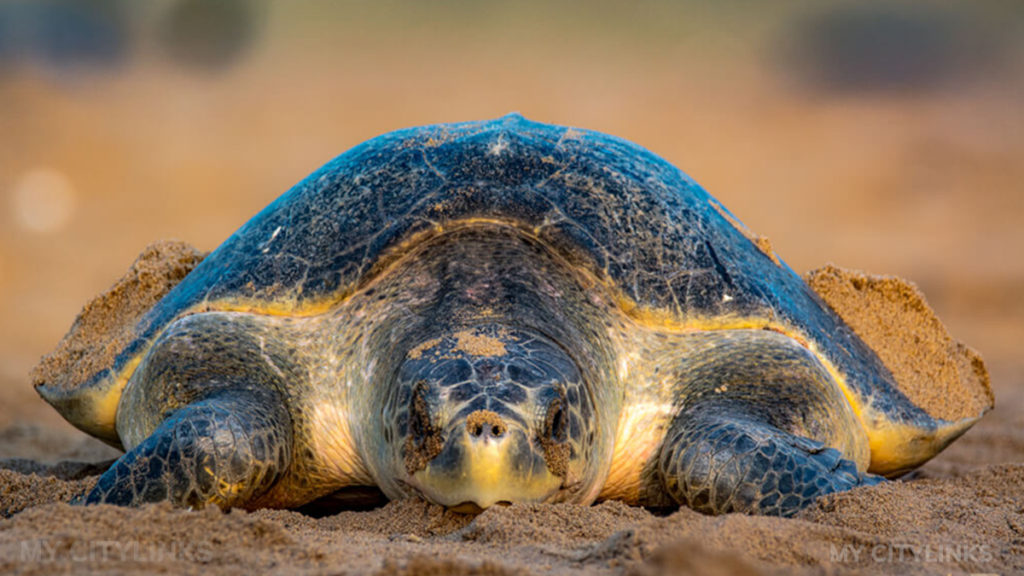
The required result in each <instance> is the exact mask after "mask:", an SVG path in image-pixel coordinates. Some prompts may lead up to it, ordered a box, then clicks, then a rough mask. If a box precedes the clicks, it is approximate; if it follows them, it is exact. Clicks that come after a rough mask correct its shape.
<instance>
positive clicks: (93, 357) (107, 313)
mask: <svg viewBox="0 0 1024 576" xmlns="http://www.w3.org/2000/svg"><path fill="white" fill-rule="evenodd" d="M205 256H206V255H205V254H204V253H202V252H200V251H199V250H196V249H195V248H194V247H193V246H192V245H190V244H188V243H186V242H179V241H173V240H163V241H159V242H154V243H153V244H150V245H149V246H147V247H146V248H145V250H143V251H142V253H141V254H139V256H138V258H136V259H135V262H133V263H132V265H131V267H130V268H129V269H128V271H127V272H126V273H125V275H124V276H123V277H121V279H120V280H118V281H117V282H115V283H114V285H113V286H111V287H110V288H109V289H108V290H107V291H106V292H104V293H102V294H100V295H99V296H97V297H95V298H93V299H92V300H90V301H89V302H88V303H86V305H85V306H84V307H83V308H82V311H81V312H80V313H79V314H78V317H77V318H75V321H74V323H73V324H72V325H71V328H70V329H69V330H68V333H67V334H66V335H65V336H64V338H63V339H62V340H61V341H60V343H59V344H57V347H56V348H55V349H54V351H53V352H51V353H49V354H47V355H46V356H44V357H43V358H42V359H41V360H40V361H39V364H38V365H37V366H36V367H35V368H34V369H33V370H32V373H31V375H30V377H31V379H32V384H33V385H35V386H41V385H44V384H45V385H46V386H47V387H50V388H56V389H61V390H71V389H73V388H75V387H77V386H79V385H81V384H82V383H83V382H85V381H86V380H88V379H89V378H90V377H92V376H93V375H94V374H96V373H97V372H99V371H100V370H104V369H106V368H108V367H110V366H111V365H112V364H113V363H114V357H115V356H116V355H117V353H118V352H120V351H121V350H124V349H125V347H126V346H127V345H128V344H129V343H130V342H131V341H132V340H133V339H134V338H135V337H136V334H135V326H136V324H137V323H138V321H139V319H140V318H142V316H143V315H144V314H145V313H146V312H148V311H149V309H150V308H152V307H153V305H154V304H156V303H157V302H158V301H159V300H160V299H161V298H163V297H164V295H165V294H167V293H168V292H170V291H171V288H174V287H175V286H177V285H178V283H179V282H181V281H182V279H184V278H185V276H186V275H187V274H188V273H189V272H191V271H192V269H193V268H195V267H196V266H197V265H198V264H199V263H200V262H201V261H202V260H203V258H204V257H205Z"/></svg>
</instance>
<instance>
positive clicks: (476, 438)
mask: <svg viewBox="0 0 1024 576" xmlns="http://www.w3.org/2000/svg"><path fill="white" fill-rule="evenodd" d="M471 416H475V417H473V418H469V419H467V421H466V423H465V424H460V425H458V426H456V427H455V428H453V429H452V430H451V432H450V433H449V434H448V435H447V436H448V438H447V439H446V441H445V442H444V445H443V446H442V447H441V448H440V449H439V450H438V453H437V454H436V455H435V456H434V457H433V458H432V459H430V460H429V461H428V462H426V463H425V465H424V466H423V468H421V469H419V470H417V471H416V472H414V473H413V474H412V475H411V477H410V478H409V482H408V483H409V484H410V485H412V486H414V487H415V488H416V489H417V491H418V492H419V493H420V494H421V495H423V496H424V497H426V498H427V499H428V500H430V501H432V502H434V503H436V504H441V505H442V506H445V507H447V508H450V509H453V510H457V511H467V512H479V511H480V510H483V509H485V508H489V507H491V506H494V505H502V504H505V505H507V504H509V503H512V502H543V501H547V500H549V499H551V498H552V497H554V496H555V495H556V494H558V493H559V491H560V490H561V489H562V487H563V480H564V478H563V477H561V476H558V475H556V474H554V473H552V471H551V470H550V468H549V466H548V464H547V462H546V460H545V455H544V453H543V451H542V450H540V449H539V447H537V446H534V445H533V443H532V442H531V441H530V438H529V436H528V435H527V434H526V431H525V430H524V429H522V428H520V427H519V426H517V425H514V424H511V423H508V422H503V423H502V424H503V426H498V425H497V424H496V423H495V422H496V420H495V419H496V418H497V416H496V415H495V414H493V413H484V414H481V415H476V414H474V415H471ZM477 420H479V422H477Z"/></svg>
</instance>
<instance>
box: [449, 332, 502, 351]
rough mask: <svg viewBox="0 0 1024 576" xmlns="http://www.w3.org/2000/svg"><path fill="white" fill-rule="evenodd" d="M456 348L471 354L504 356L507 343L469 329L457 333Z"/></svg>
mask: <svg viewBox="0 0 1024 576" xmlns="http://www.w3.org/2000/svg"><path fill="white" fill-rule="evenodd" d="M454 350H455V351H457V352H465V353H466V354H469V355H470V356H504V355H505V352H506V350H505V343H504V342H502V341H501V340H499V339H497V338H495V337H493V336H488V335H486V334H479V333H476V332H471V331H469V330H462V331H459V332H456V333H455V348H454Z"/></svg>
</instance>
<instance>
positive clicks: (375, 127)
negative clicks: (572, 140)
mask: <svg viewBox="0 0 1024 576" xmlns="http://www.w3.org/2000/svg"><path fill="white" fill-rule="evenodd" d="M510 111H519V112H522V113H523V114H524V115H526V116H527V117H529V118H531V119H534V120H540V121H545V122H552V123H558V124H568V125H574V126H579V127H584V128H591V129H596V130H600V131H603V132H608V133H611V134H615V135H617V136H621V137H623V138H627V139H629V140H632V141H635V142H637V143H639V144H641V145H643V146H645V147H647V148H649V149H650V150H652V151H654V152H655V153H657V154H659V155H661V156H663V157H664V158H666V159H667V160H669V161H670V162H672V163H674V164H676V165H677V166H679V167H680V168H682V169H683V170H684V171H685V172H687V173H688V174H690V175H691V176H693V177H694V178H695V179H696V180H697V181H698V182H700V183H701V184H702V185H703V186H704V187H705V188H706V189H707V190H708V191H710V192H711V193H712V194H713V195H715V196H716V197H717V198H719V199H720V200H721V201H722V202H723V203H724V204H725V205H726V206H728V207H729V208H730V209H731V210H732V212H733V213H735V214H736V215H737V216H738V217H739V218H741V219H742V220H744V221H745V223H746V224H747V225H749V226H750V227H751V228H752V229H754V230H755V231H757V232H759V233H761V234H764V235H767V236H769V237H770V238H771V240H772V242H773V244H774V247H775V249H776V251H777V252H778V253H779V254H780V255H781V256H782V257H783V258H784V259H785V260H786V261H787V262H788V263H789V264H790V265H791V266H792V267H793V268H794V269H795V270H797V271H798V272H800V273H803V272H806V271H807V270H809V269H812V268H815V267H818V266H821V265H823V264H825V263H827V262H834V263H836V264H839V265H841V266H845V267H849V268H858V269H863V270H866V271H869V272H873V273H888V274H898V275H901V276H904V277H907V278H909V279H912V280H913V281H915V282H916V283H917V284H918V285H919V286H920V287H921V288H922V289H923V290H924V292H925V294H926V295H927V297H928V299H929V302H930V303H931V304H932V305H933V307H934V308H935V309H936V310H937V311H938V313H939V315H940V317H941V318H942V319H943V320H944V321H946V323H947V325H948V326H949V327H950V329H951V331H952V333H953V334H954V335H955V336H957V337H958V338H960V339H962V340H964V341H965V342H967V343H969V344H970V345H972V346H973V347H975V348H977V349H979V350H980V351H981V352H982V354H983V355H984V356H985V358H986V360H988V362H989V366H990V369H991V370H992V372H993V379H994V384H995V386H996V390H997V396H998V397H999V398H1000V400H1002V399H1003V398H1004V397H1010V398H1013V397H1014V396H1013V395H1014V394H1017V396H1016V397H1019V395H1020V393H1019V390H1020V389H1024V359H1022V358H1021V357H1022V356H1024V354H1022V351H1024V350H1022V348H1024V346H1022V342H1024V298H1022V297H1024V257H1022V254H1021V251H1022V249H1024V226H1021V222H1020V221H1021V218H1022V217H1024V3H1021V2H1019V1H1016V0H1007V1H966V0H965V1H960V2H943V3H936V2H924V1H921V2H900V1H891V2H863V1H862V2H824V1H820V0H813V1H812V0H806V1H780V2H772V3H767V2H753V1H749V0H728V1H711V0H701V1H698V0H691V1H686V2H669V1H654V0H639V1H635V2H629V3H623V2H567V1H561V2H539V1H538V2H517V3H514V4H513V3H509V4H507V5H506V4H498V3H491V2H472V1H469V0H446V1H435V2H415V1H412V0H410V1H407V2H399V1H381V2H313V1H307V0H292V1H288V2H283V1H282V2H275V3H271V2H260V1H240V0H151V1H147V2H135V1H131V0H25V1H17V0H0V441H3V440H11V441H13V440H26V439H27V440H30V441H28V442H24V441H19V442H15V443H14V444H17V445H18V446H22V447H24V446H29V447H30V448H31V447H32V446H34V445H36V444H38V445H43V444H46V445H48V446H50V447H51V448H52V447H53V446H57V447H58V448H59V449H60V450H62V452H61V454H62V455H64V456H68V457H74V456H75V454H76V450H80V448H81V446H82V444H81V442H82V440H81V439H82V438H83V437H84V436H83V435H78V434H74V435H72V434H71V429H70V427H69V426H66V425H64V424H63V422H62V421H61V420H60V418H59V416H57V414H56V412H54V411H53V410H51V409H50V408H48V407H47V406H45V405H44V404H43V403H42V401H41V400H39V399H38V398H37V397H36V395H35V393H34V391H33V390H32V389H31V386H30V385H29V380H28V377H27V372H28V371H29V369H30V368H31V367H32V366H33V365H34V364H35V362H36V361H37V360H38V358H39V357H40V356H41V355H42V354H44V353H46V352H48V351H50V350H51V349H52V348H53V347H54V345H55V344H56V343H57V342H58V340H59V339H60V338H61V336H62V335H63V334H64V332H65V331H66V330H67V328H68V327H69V326H70V324H71V322H72V321H73V319H74V317H75V315H76V314H77V312H78V311H79V309H80V307H81V306H82V305H83V304H84V303H85V302H86V301H87V299H89V298H90V297H92V296H93V295H95V294H97V293H99V292H100V291H102V290H103V289H105V288H106V287H107V286H109V285H110V284H111V283H112V282H113V281H114V280H116V279H117V278H119V277H120V275H121V274H122V273H123V272H124V271H125V270H126V269H127V268H128V266H129V264H130V263H131V262H132V260H133V259H134V258H135V256H136V255H137V254H138V253H139V252H140V251H141V250H142V248H143V247H144V246H146V245H147V244H148V243H150V242H151V241H154V240H157V239H161V238H177V239H182V240H187V241H189V242H191V243H193V244H195V245H196V246H197V247H199V248H201V249H204V250H210V249H213V248H214V247H216V246H217V245H218V244H219V243H220V242H221V241H222V240H223V239H224V238H226V237H227V236H228V235H229V234H231V233H232V232H233V231H234V230H235V229H236V228H237V227H238V226H239V225H241V224H242V223H243V222H244V221H245V220H247V219H248V218H249V217H250V216H251V215H253V214H255V213H256V212H257V211H258V210H259V209H261V208H262V207H263V206H265V205H266V204H267V203H268V202H270V201H271V200H273V199H274V198H275V197H277V196H278V195H280V194H281V193H283V192H284V191H285V190H287V189H288V188H289V187H290V186H291V185H292V184H294V183H296V182H298V181H299V180H300V179H301V178H302V177H304V176H305V175H307V174H308V173H310V172H311V171H313V170H314V169H316V168H317V167H319V166H320V165H321V164H323V163H324V162H326V161H327V160H329V159H331V158H332V157H334V156H336V155H337V154H340V153H341V152H343V151H345V150H346V149H348V148H349V147H351V146H353V145H355V144H358V143H359V142H361V141H363V140H366V139H368V138H371V137H373V136H375V135H378V134H381V133H383V132H387V131H390V130H393V129H397V128H402V127H407V126H411V125H418V124H428V123H436V122H452V121H462V120H475V119H485V118H492V117H496V116H500V115H502V114H505V113H507V112H510ZM997 410H999V408H997ZM1004 410H1005V408H1004ZM40 423H42V424H40ZM1022 425H1024V424H1022ZM33 438H36V439H38V443H36V444H34V443H33V441H31V440H32V439H33ZM0 444H2V442H0ZM19 450H25V449H24V448H19ZM0 452H2V450H0ZM10 455H27V454H10V453H7V452H5V453H3V454H0V456H10ZM32 455H33V456H38V454H32Z"/></svg>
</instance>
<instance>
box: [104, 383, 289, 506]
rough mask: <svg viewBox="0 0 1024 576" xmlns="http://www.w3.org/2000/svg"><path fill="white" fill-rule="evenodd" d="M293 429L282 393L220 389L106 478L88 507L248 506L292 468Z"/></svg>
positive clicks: (178, 414) (180, 412) (175, 415)
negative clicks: (158, 504) (165, 502)
mask: <svg viewBox="0 0 1024 576" xmlns="http://www.w3.org/2000/svg"><path fill="white" fill-rule="evenodd" d="M291 430H292V428H291V419H290V418H289V416H288V412H287V410H286V409H285V406H284V404H283V403H282V402H281V400H280V398H279V397H278V394H276V393H275V392H273V391H270V390H265V389H260V388H227V389H219V390H216V391H214V392H212V393H211V394H209V395H208V396H206V397H204V398H201V399H198V400H196V401H194V402H192V403H190V404H187V405H185V406H183V407H181V408H179V409H177V410H176V411H174V412H172V413H171V414H170V415H169V416H168V417H167V418H166V419H165V420H164V421H163V423H161V424H160V426H159V427H158V428H157V429H156V431H154V432H153V434H151V435H150V436H149V437H148V438H147V439H146V440H145V441H143V442H142V443H141V444H139V445H138V446H136V447H135V448H134V449H132V450H131V451H129V452H128V453H127V454H125V455H124V456H122V457H121V458H120V459H119V460H118V461H117V462H115V463H114V465H113V466H112V467H111V468H110V469H109V470H107V472H106V473H104V474H103V476H101V477H100V480H99V483H98V484H97V485H96V487H95V488H93V490H92V491H91V492H90V493H89V494H88V495H87V496H86V497H85V499H84V503H85V504H99V503H107V504H117V505H122V506H136V505H139V504H143V503H146V502H157V501H161V500H170V501H171V502H173V503H174V504H176V505H179V506H189V507H193V508H201V507H203V506H205V505H206V504H216V505H217V506H220V507H222V508H228V507H233V506H243V505H245V504H246V503H247V502H250V501H252V500H253V499H254V498H256V497H258V496H259V495H260V494H262V493H264V492H265V491H266V490H267V489H268V488H270V487H271V486H272V485H273V484H274V482H276V481H277V479H278V478H279V477H280V475H281V474H282V473H283V472H284V470H285V469H286V468H287V467H288V464H289V462H290V459H291V446H292V431H291Z"/></svg>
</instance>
